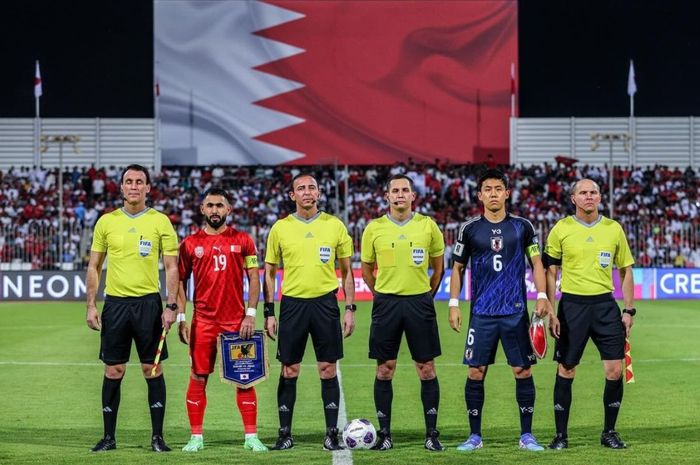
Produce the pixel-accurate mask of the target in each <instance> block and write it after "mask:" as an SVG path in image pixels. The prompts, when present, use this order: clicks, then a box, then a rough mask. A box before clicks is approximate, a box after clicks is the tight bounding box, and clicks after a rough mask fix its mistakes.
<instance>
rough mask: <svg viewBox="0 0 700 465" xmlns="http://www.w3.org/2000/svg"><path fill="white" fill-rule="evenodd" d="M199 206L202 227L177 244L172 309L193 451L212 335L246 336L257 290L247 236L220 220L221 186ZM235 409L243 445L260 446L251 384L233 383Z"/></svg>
mask: <svg viewBox="0 0 700 465" xmlns="http://www.w3.org/2000/svg"><path fill="white" fill-rule="evenodd" d="M201 211H202V214H203V215H204V218H205V220H206V224H205V225H204V228H202V229H201V230H200V231H199V232H197V233H195V234H192V235H191V236H188V237H187V238H185V240H184V241H182V244H180V255H179V259H178V261H179V263H178V267H179V272H180V292H179V298H178V301H179V302H180V303H181V305H180V309H181V313H180V314H178V322H179V334H180V340H181V341H182V342H183V343H185V344H189V346H190V358H191V361H192V376H191V377H190V383H189V387H188V389H187V397H186V402H187V415H188V417H189V421H190V428H191V430H192V436H191V437H190V440H189V442H188V443H187V445H185V447H184V448H183V449H182V450H183V451H185V452H197V451H199V450H201V449H202V448H203V447H204V437H203V434H202V425H203V423H204V410H205V408H206V405H207V396H206V386H207V380H208V378H209V374H210V373H212V372H213V371H214V363H215V361H216V352H217V347H216V342H217V336H218V335H219V333H221V332H229V331H239V332H240V336H241V337H242V338H244V339H245V338H249V337H251V336H252V335H253V331H254V330H255V309H256V306H257V304H258V297H259V295H260V281H259V275H258V258H257V251H256V249H255V244H254V242H253V239H252V238H251V237H250V236H249V235H248V234H246V233H244V232H241V231H237V230H236V229H234V228H232V227H229V226H227V225H226V218H227V216H228V215H229V213H231V205H230V202H229V199H228V195H227V193H226V191H225V190H223V189H219V188H212V189H209V190H207V191H206V193H205V194H204V200H203V201H202V205H201ZM246 274H247V276H248V282H249V284H250V289H249V292H248V302H247V307H246V306H244V303H243V279H244V275H246ZM191 275H194V293H193V299H192V300H193V304H194V311H193V317H192V326H191V328H188V327H187V322H186V321H185V313H184V312H185V301H186V294H185V289H186V288H187V281H188V280H189V278H190V276H191ZM236 400H237V403H238V409H239V410H240V412H241V417H242V419H243V427H244V430H245V443H244V448H245V449H246V450H253V451H256V452H261V451H266V450H267V447H266V446H265V445H264V444H263V443H262V442H260V440H259V439H258V435H257V397H256V394H255V388H252V387H251V388H248V389H242V388H236Z"/></svg>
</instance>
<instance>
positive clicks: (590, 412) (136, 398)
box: [0, 301, 700, 465]
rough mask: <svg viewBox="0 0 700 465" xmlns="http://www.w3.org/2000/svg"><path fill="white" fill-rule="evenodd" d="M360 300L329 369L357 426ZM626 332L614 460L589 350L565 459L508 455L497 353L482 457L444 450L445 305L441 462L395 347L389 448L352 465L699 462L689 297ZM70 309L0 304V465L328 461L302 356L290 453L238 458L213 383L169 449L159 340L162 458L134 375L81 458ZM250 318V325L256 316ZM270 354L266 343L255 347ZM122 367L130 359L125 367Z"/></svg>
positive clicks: (90, 399) (180, 368) (229, 394)
mask: <svg viewBox="0 0 700 465" xmlns="http://www.w3.org/2000/svg"><path fill="white" fill-rule="evenodd" d="M369 309H370V307H369V304H366V303H365V304H360V305H359V310H358V311H357V330H356V332H355V334H354V335H353V336H352V337H351V338H350V339H347V340H346V344H345V358H344V359H343V360H342V362H341V365H340V368H341V373H342V385H343V390H344V395H345V401H346V408H347V416H348V418H349V419H350V418H356V417H367V418H369V419H371V420H372V421H373V422H375V424H376V418H375V416H374V407H373V400H372V399H373V394H372V384H373V379H374V364H373V363H372V362H371V361H370V360H368V359H367V339H368V333H369ZM638 309H639V313H638V314H637V317H636V318H635V327H634V329H633V335H632V356H633V366H634V370H635V375H636V381H637V382H636V383H635V384H631V385H626V387H625V398H624V402H623V407H622V411H621V413H620V419H619V422H618V430H619V431H620V432H621V434H622V437H623V439H624V440H625V441H627V443H628V444H629V446H630V447H629V449H627V450H624V451H611V450H608V449H604V448H602V447H601V446H600V445H599V435H600V430H601V428H602V416H603V408H602V390H603V383H604V382H603V374H602V365H601V363H600V361H599V360H598V356H597V352H596V351H595V348H594V347H593V345H592V344H590V345H589V350H588V351H587V353H586V355H585V357H584V360H583V361H582V364H581V366H580V367H579V369H578V374H577V378H576V382H575V383H574V393H573V395H574V403H573V410H572V414H571V422H570V449H569V450H566V451H559V452H554V451H549V450H547V451H545V452H541V453H530V452H525V451H520V450H518V448H517V441H518V429H519V426H518V425H519V424H518V414H517V406H516V403H515V399H514V391H515V389H514V381H513V377H512V375H511V372H510V369H509V368H508V367H507V366H506V365H505V364H504V363H503V357H502V356H501V357H499V358H498V359H497V364H496V365H494V366H493V367H491V369H490V372H489V375H488V378H487V380H486V404H485V407H484V423H483V426H484V427H483V434H484V444H485V447H484V449H481V450H479V451H476V452H472V453H468V454H464V453H460V452H458V451H457V450H456V449H455V446H456V445H457V444H458V443H459V442H461V441H463V440H464V438H465V436H466V435H467V432H468V428H467V419H466V414H465V406H464V379H465V374H466V369H465V367H464V366H462V364H461V358H462V351H463V347H464V338H465V331H464V330H463V331H462V333H460V334H457V333H454V332H453V331H451V330H450V329H449V325H448V323H447V307H446V304H445V303H439V304H438V313H439V324H440V329H441V337H442V349H443V355H442V356H441V357H440V358H439V359H438V360H437V370H438V376H439V380H440V387H441V404H440V415H439V420H438V427H439V429H440V430H441V432H442V436H441V439H442V440H444V443H445V444H446V445H447V446H448V447H449V449H448V450H447V451H446V452H444V453H431V452H428V451H425V450H424V449H423V434H424V431H423V418H422V413H421V407H420V397H419V392H420V384H419V382H418V378H417V376H416V373H415V369H414V368H413V364H412V361H411V360H410V356H409V354H408V351H407V350H406V347H405V343H404V346H403V347H402V351H401V353H400V355H399V367H398V369H397V373H396V377H395V379H394V407H393V409H394V410H393V411H394V414H393V435H394V441H395V449H394V450H393V451H388V452H383V453H379V452H373V451H359V452H355V453H353V454H352V461H353V463H355V464H361V465H362V464H372V465H382V464H387V465H398V464H409V463H415V462H417V461H429V462H430V463H431V464H453V463H454V464H457V463H459V464H462V463H472V464H486V463H489V464H493V463H514V462H516V461H517V462H518V463H520V464H527V463H551V464H555V463H566V464H567V465H573V464H586V465H590V464H594V463H605V464H606V465H609V464H617V463H623V462H624V463H628V464H658V463H662V462H664V463H667V464H691V463H695V464H697V463H699V461H700V458H699V457H700V421H699V420H698V412H700V396H699V395H698V392H699V390H700V375H699V372H700V370H699V368H700V344H699V343H698V336H697V334H698V333H699V332H700V305H698V302H697V301H657V302H639V303H638ZM84 319H85V311H84V304H82V303H79V302H76V303H61V302H51V303H7V302H6V303H2V304H0V333H1V334H2V338H1V339H0V464H29V463H47V464H48V463H51V464H75V463H94V464H106V463H129V464H149V465H151V464H158V463H168V464H170V465H173V464H194V463H226V464H250V463H256V462H258V461H261V460H264V461H265V462H266V463H269V464H295V465H302V464H304V465H305V464H324V465H330V464H331V463H333V456H332V454H330V453H328V452H324V451H322V449H321V442H322V439H323V413H322V404H321V400H320V383H319V381H318V376H317V373H316V369H315V364H314V363H313V360H314V359H313V352H312V349H311V348H310V347H309V348H307V353H306V361H305V363H304V364H303V368H302V373H301V377H300V380H299V388H298V399H297V404H296V409H295V416H294V429H293V433H294V438H295V441H296V442H295V447H294V449H292V450H290V451H286V452H277V453H275V452H270V453H267V454H265V455H264V456H262V455H254V454H253V453H252V452H245V451H243V449H242V436H243V431H242V426H241V421H240V416H239V414H238V411H237V408H236V404H235V398H234V391H233V388H232V387H231V386H229V385H225V384H222V383H220V382H219V381H218V379H217V378H218V376H216V374H215V375H214V376H213V377H212V378H211V381H210V383H209V388H208V399H209V403H208V408H207V413H206V418H205V424H204V434H205V449H204V450H203V451H202V452H200V453H197V454H185V453H183V452H180V449H181V447H182V446H183V445H184V443H185V442H186V440H187V439H188V438H189V427H188V423H187V416H186V413H185V400H184V397H185V391H186V388H187V378H188V373H189V368H188V357H187V350H186V347H185V346H184V345H182V344H181V343H180V342H179V341H178V339H177V336H176V334H174V333H173V334H171V335H170V336H169V338H168V343H169V345H170V359H169V360H168V361H166V362H165V364H164V365H165V376H166V381H167V386H168V404H167V413H166V427H165V433H166V440H167V441H168V442H169V444H170V445H171V446H172V447H173V449H174V451H173V452H171V453H169V454H154V453H152V452H151V451H150V446H149V444H150V422H149V417H148V406H147V402H146V386H145V382H144V381H143V378H142V376H141V373H140V370H139V369H138V365H132V366H130V367H129V369H128V370H127V374H126V379H125V381H124V383H123V385H122V401H121V407H120V412H119V422H118V426H117V440H118V449H117V450H116V451H113V452H109V453H106V454H99V455H92V454H89V453H88V448H89V447H91V446H93V445H94V444H95V442H97V440H98V439H99V438H100V436H101V434H102V419H101V412H100V386H101V382H102V367H101V365H100V363H99V360H97V351H98V345H99V335H98V333H96V332H93V331H90V330H89V329H88V328H87V326H86V325H85V321H84ZM259 320H262V318H259ZM269 348H270V352H271V354H274V351H275V345H274V343H272V344H270V346H269ZM551 348H552V345H551V340H550V353H549V354H548V360H545V361H542V362H540V363H539V364H538V365H537V366H536V367H535V368H534V377H535V384H536V386H537V404H536V412H535V420H534V434H535V436H536V437H537V438H539V440H540V441H541V442H542V443H548V442H549V440H550V439H551V437H552V435H553V432H554V425H553V412H552V407H551V405H552V400H551V399H552V386H553V381H554V371H555V365H554V363H553V362H552V361H551V360H549V355H551ZM135 359H136V357H135V356H134V354H132V360H135ZM278 373H279V364H278V363H277V362H276V361H275V360H274V357H271V376H270V379H269V380H268V381H266V382H264V383H262V384H260V385H258V388H257V389H258V400H259V418H258V423H259V434H260V436H261V438H262V440H263V442H265V443H267V444H271V443H273V442H274V440H275V438H276V432H277V412H276V397H275V396H276V394H275V393H276V388H277V377H278Z"/></svg>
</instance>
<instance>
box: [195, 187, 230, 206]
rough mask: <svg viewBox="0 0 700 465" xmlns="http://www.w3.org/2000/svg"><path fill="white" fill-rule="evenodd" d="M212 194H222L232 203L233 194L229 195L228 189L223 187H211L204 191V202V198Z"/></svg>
mask: <svg viewBox="0 0 700 465" xmlns="http://www.w3.org/2000/svg"><path fill="white" fill-rule="evenodd" d="M210 195H220V196H221V197H223V198H225V199H226V201H227V202H228V203H229V204H231V196H229V195H228V192H226V189H222V188H221V187H210V188H209V189H207V190H206V191H205V192H204V195H203V196H202V202H204V199H206V198H207V197H208V196H210Z"/></svg>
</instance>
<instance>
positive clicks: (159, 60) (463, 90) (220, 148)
mask: <svg viewBox="0 0 700 465" xmlns="http://www.w3.org/2000/svg"><path fill="white" fill-rule="evenodd" d="M154 21H155V33H154V38H155V61H156V79H157V81H158V88H159V96H158V105H157V106H158V111H157V113H158V114H157V116H158V117H159V118H160V119H161V122H162V123H161V129H160V141H161V149H162V154H163V164H165V165H169V164H217V163H221V164H281V163H294V164H334V163H339V164H377V163H381V164H391V163H395V162H397V161H404V162H405V161H406V160H407V159H408V158H411V159H412V160H414V161H416V162H431V163H433V162H435V160H436V159H440V160H443V161H445V160H449V161H451V162H453V163H471V162H481V161H487V160H490V159H493V160H494V161H497V162H505V163H507V161H508V121H509V116H510V114H511V111H512V109H511V95H512V92H513V85H514V83H515V81H516V78H517V76H516V75H517V72H514V71H516V70H517V49H518V47H517V45H518V44H517V37H518V32H517V24H518V22H517V2H514V1H466V0H465V1H411V2H397V1H348V0H343V1H296V0H289V1H282V0H278V1H267V2H255V1H245V2H242V1H213V2H201V1H197V0H192V1H177V2H173V1H169V0H156V2H155V18H154ZM515 111H516V112H517V109H516V110H515Z"/></svg>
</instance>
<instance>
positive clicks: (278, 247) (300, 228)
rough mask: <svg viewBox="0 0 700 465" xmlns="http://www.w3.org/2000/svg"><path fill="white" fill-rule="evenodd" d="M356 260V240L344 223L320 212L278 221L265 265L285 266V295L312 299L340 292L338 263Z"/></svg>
mask: <svg viewBox="0 0 700 465" xmlns="http://www.w3.org/2000/svg"><path fill="white" fill-rule="evenodd" d="M350 256H352V240H351V239H350V235H349V234H348V230H347V228H345V225H344V224H343V222H342V221H340V220H339V219H338V218H336V217H335V216H333V215H329V214H327V213H324V212H319V213H318V214H317V215H316V216H314V217H313V218H310V219H309V220H304V219H302V218H299V217H298V216H297V215H289V216H288V217H286V218H284V219H281V220H277V221H276V222H275V224H274V225H272V229H270V234H269V235H268V236H267V251H266V252H265V262H267V263H271V264H273V265H279V263H280V260H281V261H282V263H283V265H284V282H283V284H282V294H283V295H286V296H289V297H300V298H303V299H312V298H314V297H319V296H322V295H324V294H328V293H329V292H331V291H333V290H335V289H338V277H337V276H336V273H335V259H336V257H337V258H347V257H350Z"/></svg>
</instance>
